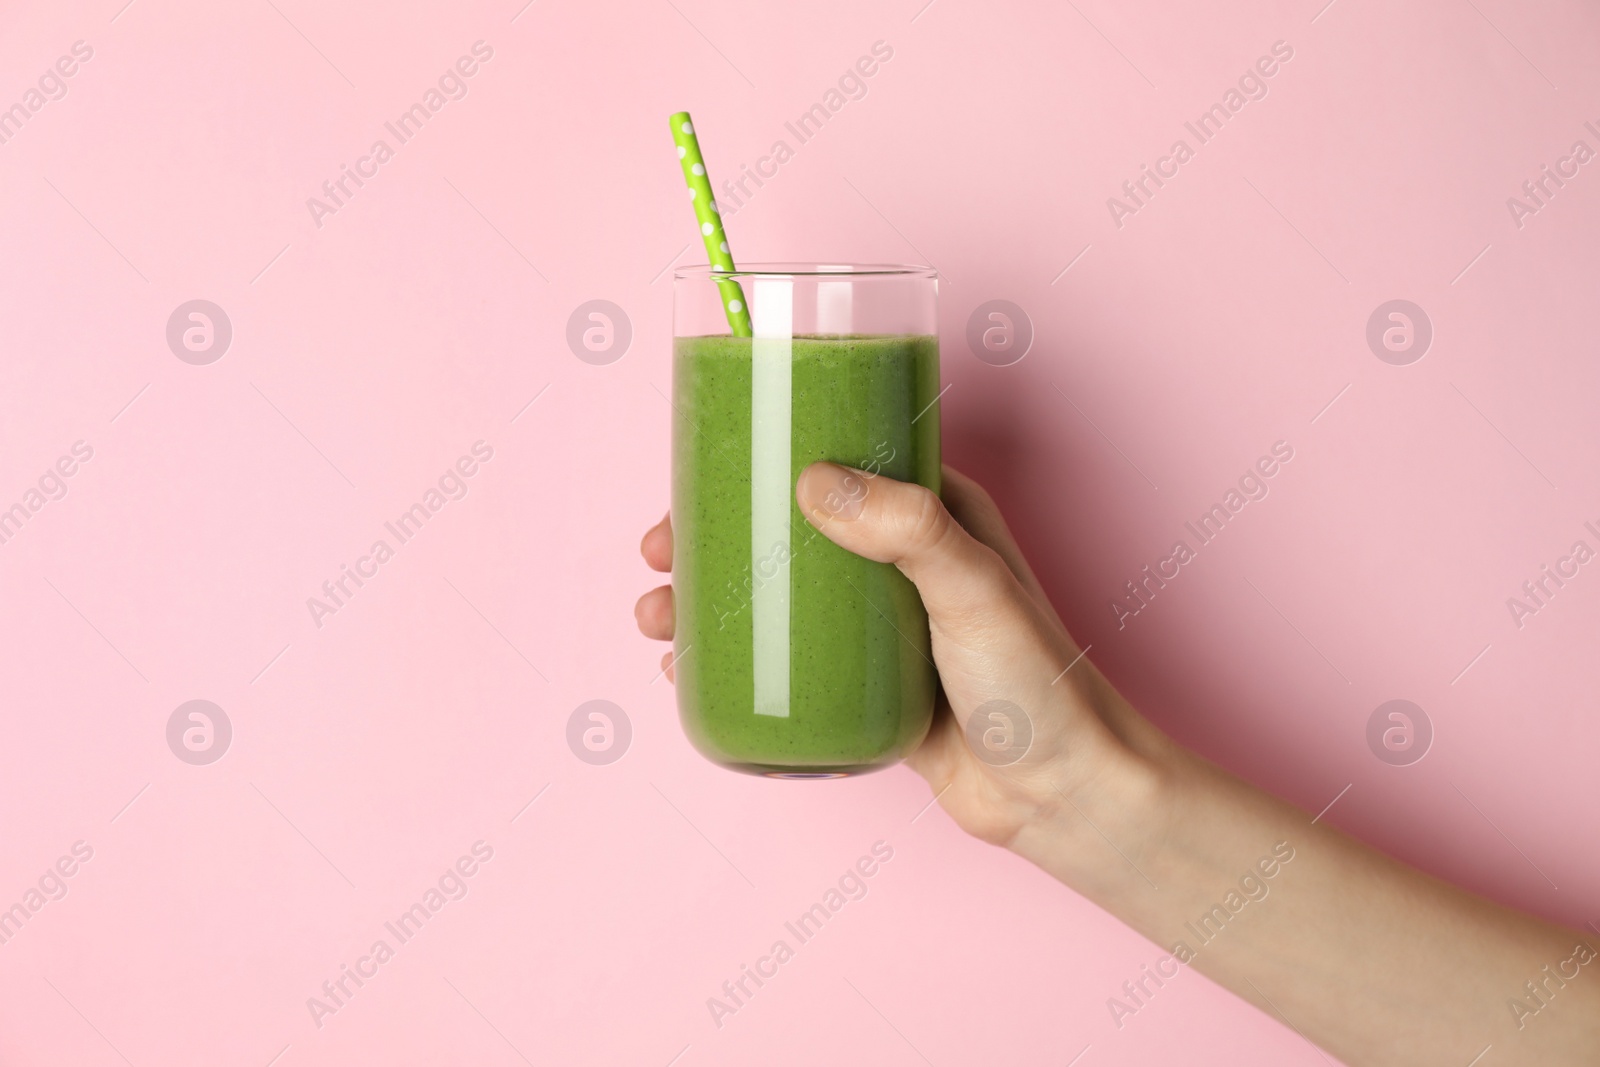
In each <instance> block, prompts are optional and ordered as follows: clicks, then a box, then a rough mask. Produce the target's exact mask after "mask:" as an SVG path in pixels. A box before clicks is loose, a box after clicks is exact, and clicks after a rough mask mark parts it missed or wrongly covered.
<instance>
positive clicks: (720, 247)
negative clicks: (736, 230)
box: [671, 111, 750, 337]
mask: <svg viewBox="0 0 1600 1067" xmlns="http://www.w3.org/2000/svg"><path fill="white" fill-rule="evenodd" d="M671 122H672V140H673V143H675V144H676V145H677V146H678V161H679V162H680V163H682V164H683V179H684V181H686V182H688V183H689V200H690V202H691V203H692V204H693V205H694V218H695V221H696V222H698V223H699V224H700V236H701V237H703V238H705V242H706V258H707V259H708V260H709V261H710V263H711V266H712V269H713V270H715V271H727V272H729V273H730V274H731V273H732V272H733V270H734V266H733V256H732V255H731V254H730V253H729V252H728V235H727V234H726V233H724V232H723V230H722V216H721V215H720V214H719V213H718V211H717V202H716V200H714V199H713V198H712V194H711V176H710V175H709V174H707V173H706V161H705V159H704V158H703V157H702V156H701V155H700V141H699V139H698V138H696V137H695V135H694V123H693V122H692V121H691V120H690V118H689V113H688V112H687V111H680V112H678V113H677V114H676V115H673V116H672V119H671ZM717 288H718V289H719V290H720V291H721V293H722V309H723V310H724V311H726V312H727V313H728V325H729V327H731V328H732V329H733V335H734V336H735V337H749V336H750V308H749V306H748V305H747V304H746V303H745V299H744V289H743V288H741V287H740V285H739V283H738V282H737V281H736V280H734V279H733V278H723V279H719V280H718V281H717Z"/></svg>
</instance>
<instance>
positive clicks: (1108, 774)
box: [1008, 730, 1180, 899]
mask: <svg viewBox="0 0 1600 1067" xmlns="http://www.w3.org/2000/svg"><path fill="white" fill-rule="evenodd" d="M1093 733H1094V734H1095V735H1097V736H1095V737H1094V738H1093V740H1090V741H1085V742H1080V743H1079V744H1078V745H1075V746H1074V750H1073V751H1071V752H1068V753H1064V754H1063V755H1062V756H1061V757H1059V758H1057V759H1056V760H1053V761H1051V765H1049V766H1046V767H1044V768H1042V769H1041V773H1040V774H1039V775H1038V776H1037V781H1036V783H1035V785H1034V787H1033V789H1032V795H1033V798H1034V803H1035V808H1034V811H1033V814H1032V816H1031V817H1030V818H1029V819H1027V820H1026V822H1024V824H1023V825H1022V827H1021V829H1020V830H1019V831H1018V832H1017V834H1016V835H1015V836H1014V837H1013V838H1012V840H1011V841H1010V842H1009V846H1008V847H1009V848H1010V849H1011V851H1013V852H1015V853H1016V854H1017V855H1019V856H1021V857H1022V858H1024V859H1026V860H1028V861H1029V862H1031V863H1033V864H1035V865H1036V866H1038V867H1040V868H1042V869H1044V870H1045V871H1047V872H1048V873H1050V874H1051V875H1052V876H1054V877H1055V878H1057V879H1059V880H1060V881H1062V882H1064V883H1066V884H1067V885H1069V886H1071V887H1072V888H1073V889H1075V890H1077V891H1078V892H1080V893H1082V894H1084V895H1085V896H1087V897H1089V898H1091V899H1102V898H1104V897H1107V896H1109V895H1112V894H1117V893H1124V892H1127V891H1129V890H1143V891H1149V890H1151V889H1153V888H1154V885H1153V883H1152V882H1151V881H1150V877H1151V875H1150V872H1151V869H1152V867H1153V866H1154V865H1155V861H1156V859H1157V857H1158V855H1159V853H1160V851H1161V847H1162V844H1163V842H1164V841H1165V840H1166V837H1167V832H1168V828H1169V825H1170V821H1171V812H1172V811H1173V810H1174V805H1173V797H1174V796H1175V795H1176V794H1177V793H1178V791H1179V783H1178V778H1179V777H1180V770H1179V767H1178V763H1179V761H1178V760H1177V759H1176V758H1175V756H1176V754H1177V752H1178V751H1179V750H1177V749H1176V748H1175V746H1173V745H1172V744H1171V742H1170V741H1166V739H1165V738H1160V739H1159V741H1157V742H1156V743H1152V744H1133V743H1129V742H1128V741H1125V740H1123V739H1122V738H1119V737H1117V736H1113V735H1112V733H1111V732H1110V731H1109V730H1097V731H1093Z"/></svg>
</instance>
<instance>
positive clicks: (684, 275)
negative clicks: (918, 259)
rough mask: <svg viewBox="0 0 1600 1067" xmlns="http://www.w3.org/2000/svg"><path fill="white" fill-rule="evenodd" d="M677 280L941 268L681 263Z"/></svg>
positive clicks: (867, 274)
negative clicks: (725, 266) (733, 266)
mask: <svg viewBox="0 0 1600 1067" xmlns="http://www.w3.org/2000/svg"><path fill="white" fill-rule="evenodd" d="M672 277H673V280H674V281H679V280H689V279H694V280H714V279H719V278H800V277H803V278H885V277H889V278H892V277H901V278H932V279H935V280H937V279H938V277H939V272H938V271H937V270H935V269H934V268H932V267H924V266H920V265H918V264H915V263H800V262H780V263H747V264H745V265H744V266H742V267H739V268H737V269H736V270H731V271H722V270H718V269H717V268H715V267H713V266H712V265H711V264H709V263H699V264H695V265H693V266H688V267H678V268H676V269H675V270H674V271H673V272H672Z"/></svg>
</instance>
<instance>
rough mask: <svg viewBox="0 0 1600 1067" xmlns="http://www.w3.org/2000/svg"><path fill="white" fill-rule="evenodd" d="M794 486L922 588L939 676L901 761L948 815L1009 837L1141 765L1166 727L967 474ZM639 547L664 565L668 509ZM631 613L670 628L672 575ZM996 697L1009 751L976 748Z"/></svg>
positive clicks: (848, 478) (860, 545) (834, 527)
mask: <svg viewBox="0 0 1600 1067" xmlns="http://www.w3.org/2000/svg"><path fill="white" fill-rule="evenodd" d="M796 497H797V499H798V501H799V504H800V509H801V512H802V513H803V514H805V515H806V517H807V518H808V520H809V521H811V523H812V524H813V525H814V526H816V527H817V529H818V530H820V531H821V532H822V533H823V534H824V535H825V536H827V537H828V538H829V539H830V540H832V541H833V542H834V543H836V544H838V545H839V546H840V547H842V548H845V549H847V550H849V551H851V552H855V553H856V554H858V555H861V556H864V557H866V558H868V559H872V560H876V561H878V562H881V563H890V564H893V565H894V566H896V567H898V568H899V569H900V570H901V572H903V573H904V574H905V575H906V577H907V578H909V579H910V580H911V581H912V582H913V583H914V584H915V585H916V586H917V589H918V591H919V593H920V594H921V597H922V601H923V603H924V605H925V606H926V607H927V610H928V620H929V629H930V631H931V635H932V647H933V658H934V663H935V665H936V666H937V667H938V670H939V676H940V681H941V683H942V686H941V693H940V697H939V702H938V707H937V708H936V710H935V715H934V720H933V724H932V726H931V728H930V729H929V732H928V736H927V738H926V740H925V741H924V742H923V743H922V745H921V747H919V748H918V749H917V750H916V751H915V752H913V753H912V754H911V756H910V757H908V759H907V761H906V762H907V763H908V764H909V765H910V766H911V767H912V768H913V769H914V770H916V771H917V772H918V773H919V774H921V775H922V776H923V777H924V778H925V779H927V781H928V783H929V784H930V785H931V786H932V787H933V790H934V792H935V794H936V795H937V796H938V797H939V802H940V803H941V804H942V805H943V806H944V808H945V810H946V811H948V812H949V813H950V815H951V816H952V817H953V818H954V819H955V820H956V822H957V824H958V825H960V826H961V827H962V828H963V829H965V830H966V831H968V832H969V833H972V834H974V835H975V836H977V837H980V838H982V839H983V840H986V841H990V842H992V843H995V844H999V845H1014V844H1016V843H1017V841H1018V838H1019V835H1021V834H1022V832H1023V831H1024V829H1026V828H1027V827H1028V826H1030V824H1032V823H1034V822H1036V821H1038V820H1039V818H1040V816H1041V814H1042V813H1048V812H1054V811H1056V810H1057V809H1058V808H1060V807H1062V806H1064V805H1066V804H1073V805H1076V804H1078V803H1085V802H1087V800H1086V798H1087V797H1089V796H1090V795H1091V794H1100V795H1105V794H1106V793H1107V792H1117V791H1120V790H1122V789H1124V788H1125V787H1126V786H1127V785H1128V784H1129V783H1130V781H1132V780H1133V779H1135V778H1137V777H1139V775H1138V771H1139V769H1140V764H1141V760H1140V757H1139V756H1137V755H1136V754H1135V753H1136V751H1137V750H1139V749H1146V750H1148V749H1149V748H1150V747H1152V746H1156V745H1159V744H1160V743H1161V742H1162V741H1163V740H1164V739H1162V738H1161V737H1160V735H1159V734H1158V733H1157V732H1156V731H1154V730H1153V728H1151V727H1149V726H1148V724H1146V723H1145V722H1144V720H1142V719H1141V718H1139V716H1138V715H1137V714H1136V713H1135V712H1134V711H1133V709H1132V708H1131V707H1129V706H1128V704H1127V702H1126V701H1124V700H1123V699H1122V697H1121V696H1120V695H1119V694H1118V693H1117V692H1116V691H1115V690H1114V689H1113V688H1112V687H1111V685H1110V684H1109V683H1108V682H1107V681H1106V680H1105V678H1104V677H1103V676H1102V675H1101V674H1100V673H1099V671H1097V670H1096V669H1095V668H1094V665H1093V664H1092V663H1091V662H1090V661H1089V660H1088V658H1087V657H1086V656H1084V655H1083V651H1082V650H1081V649H1079V648H1078V646H1077V645H1076V643H1074V641H1073V640H1072V637H1071V636H1070V635H1069V634H1068V633H1067V630H1066V627H1065V626H1064V625H1063V624H1062V622H1061V619H1060V617H1059V616H1058V615H1057V614H1056V613H1055V610H1054V609H1053V608H1052V607H1051V606H1050V602H1049V600H1048V599H1047V598H1046V596H1045V594H1044V590H1043V589H1042V588H1041V587H1040V585H1039V583H1038V581H1037V579H1035V578H1034V576H1033V572H1032V571H1031V570H1030V569H1029V568H1028V564H1027V561H1026V560H1025V559H1024V558H1023V556H1022V552H1021V550H1020V549H1019V548H1018V547H1017V544H1016V541H1015V540H1014V539H1013V538H1012V536H1011V533H1010V531H1009V530H1008V529H1007V528H1006V524H1005V520H1004V519H1002V518H1001V516H1000V512H999V509H998V508H996V507H995V504H994V502H993V500H991V499H990V498H989V495H988V494H987V493H985V492H984V491H983V489H982V488H980V487H979V486H978V485H977V483H976V482H973V481H972V480H971V479H969V478H967V477H965V476H963V475H961V474H960V473H958V472H956V471H954V470H951V469H950V468H948V467H947V468H945V471H944V497H943V500H942V501H941V499H940V497H939V496H936V495H935V494H934V493H932V492H931V491H929V490H928V489H925V488H923V487H922V486H919V485H914V484H910V483H905V482H898V481H895V480H893V479H891V478H887V477H884V476H882V475H874V474H869V473H867V472H864V471H857V470H851V469H849V468H844V467H839V466H835V465H834V464H831V463H816V464H812V465H811V466H810V467H808V468H806V470H805V471H804V472H803V473H802V474H801V476H800V479H799V483H798V485H797V486H796ZM640 547H641V551H642V553H643V555H644V558H645V561H646V562H647V563H648V564H649V565H650V566H651V567H652V568H653V569H655V570H658V571H670V570H671V568H672V526H671V520H670V517H668V518H664V519H663V520H662V521H661V522H660V523H659V524H657V525H656V526H655V527H653V528H651V529H650V531H649V532H647V533H646V534H645V536H644V540H643V542H642V544H641V546H640ZM635 615H636V617H637V619H638V623H639V628H640V630H641V631H642V632H643V633H644V634H645V636H647V637H651V638H656V639H658V640H670V639H671V638H672V635H673V600H672V588H671V587H670V586H662V587H660V588H658V589H654V590H652V591H650V592H649V593H646V594H645V595H644V596H643V597H641V598H640V600H639V602H638V605H637V606H636V608H635ZM670 664H671V654H670V653H668V654H667V655H665V656H663V658H662V665H663V667H664V668H665V669H666V671H667V674H668V677H669V678H670V677H671V676H672V668H671V666H670ZM994 701H1002V702H1005V704H999V705H992V704H991V703H990V702H994ZM1006 704H1009V705H1011V707H1007V706H1006ZM986 705H987V707H986ZM996 708H999V709H1001V713H1002V714H1004V715H1007V716H1008V717H1010V718H1012V719H1015V718H1016V717H1017V716H1018V714H1019V713H1020V715H1021V716H1023V717H1025V719H1026V722H1025V723H1018V722H1013V723H1011V726H1012V728H1013V729H1014V730H1015V731H1016V736H1019V737H1023V736H1026V737H1028V738H1029V739H1028V740H1027V741H1026V747H1025V749H1024V750H1023V753H1022V755H1021V757H1020V758H1015V761H1014V762H1009V761H1011V760H1013V759H1014V757H1015V756H1016V752H1015V751H1010V752H1003V753H999V754H996V753H993V752H989V751H984V750H983V747H982V746H983V734H984V731H985V730H986V729H988V728H989V727H990V726H991V720H990V719H989V712H990V711H992V710H995V709H996ZM974 715H976V716H978V720H977V722H976V723H975V724H974V723H973V721H972V720H973V717H974ZM994 722H995V723H996V724H1000V725H1004V724H1003V722H1002V721H1001V720H994ZM969 726H970V727H971V730H970V732H969ZM969 737H970V738H972V741H969ZM974 744H976V745H977V746H978V747H977V748H975V747H974Z"/></svg>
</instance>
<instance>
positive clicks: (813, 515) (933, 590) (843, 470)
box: [795, 463, 1027, 640]
mask: <svg viewBox="0 0 1600 1067" xmlns="http://www.w3.org/2000/svg"><path fill="white" fill-rule="evenodd" d="M795 496H796V498H797V500H798V501H799V503H800V510H801V511H802V513H804V514H805V516H806V518H807V519H808V520H809V521H810V522H811V524H812V525H813V526H815V527H816V528H817V529H818V530H820V531H821V532H822V533H823V534H824V535H825V536H826V537H827V538H828V539H829V540H830V541H832V542H833V543H834V544H836V545H838V546H839V547H841V548H844V549H847V550H849V551H851V552H854V553H855V554H856V555H858V556H865V557H866V558H867V559H871V560H876V561H877V562H879V563H892V564H894V565H895V566H896V567H898V568H899V569H900V571H901V573H903V574H904V575H905V576H906V577H907V578H909V579H911V581H912V583H913V584H915V585H916V587H917V591H918V592H919V593H920V594H921V595H922V602H923V604H924V605H925V606H926V607H927V609H928V617H929V619H930V620H931V621H932V623H933V625H934V627H935V628H936V629H938V630H941V631H943V632H944V633H946V634H948V635H949V636H951V637H952V638H955V639H957V640H961V639H962V638H963V637H967V636H971V637H981V636H982V633H983V631H985V630H989V629H990V628H991V627H993V626H994V624H996V623H997V622H1000V621H1001V620H1002V619H1007V618H1008V617H1009V618H1015V616H1016V614H1017V613H1018V612H1019V611H1022V612H1024V613H1025V609H1024V605H1023V601H1025V600H1027V594H1026V593H1025V592H1024V591H1023V589H1022V587H1021V586H1020V585H1019V584H1018V583H1017V581H1016V578H1015V577H1014V576H1013V575H1012V573H1011V570H1010V568H1008V567H1007V566H1006V564H1005V561H1004V560H1002V559H1001V558H1000V556H999V555H998V554H997V553H996V552H995V551H994V550H993V549H991V548H989V547H988V546H987V545H984V544H982V543H980V542H979V541H977V540H976V539H974V538H973V537H972V535H971V534H969V533H967V531H966V530H964V529H962V527H961V524H960V523H958V522H956V520H955V519H954V518H953V517H952V516H951V514H950V512H949V511H948V510H946V509H945V506H944V504H943V502H941V501H940V499H939V497H938V495H937V494H936V493H934V492H933V491H932V490H930V489H927V488H925V487H923V486H921V485H917V484H915V483H911V482H897V481H895V480H894V479H892V478H887V477H884V476H883V475H881V474H869V473H867V472H865V471H859V470H854V469H851V468H848V467H841V466H838V465H837V464H833V463H813V464H811V466H809V467H807V468H806V469H805V470H804V471H802V472H801V474H800V480H799V482H798V484H797V485H796V486H795ZM991 632H992V631H991Z"/></svg>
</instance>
